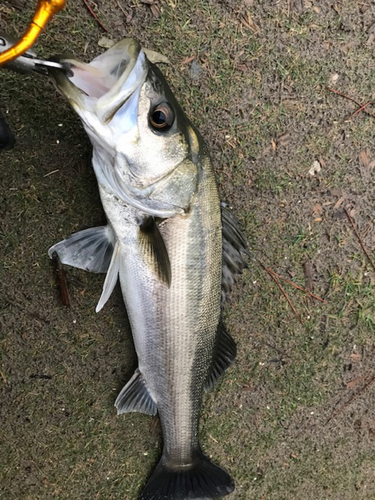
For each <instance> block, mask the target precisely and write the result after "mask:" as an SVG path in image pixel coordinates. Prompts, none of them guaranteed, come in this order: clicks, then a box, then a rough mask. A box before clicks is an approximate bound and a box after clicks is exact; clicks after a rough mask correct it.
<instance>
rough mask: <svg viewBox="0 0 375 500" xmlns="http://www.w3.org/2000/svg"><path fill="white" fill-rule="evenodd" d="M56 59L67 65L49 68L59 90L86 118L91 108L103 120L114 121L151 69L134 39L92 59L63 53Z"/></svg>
mask: <svg viewBox="0 0 375 500" xmlns="http://www.w3.org/2000/svg"><path fill="white" fill-rule="evenodd" d="M54 61H57V62H59V63H61V64H62V65H63V66H64V70H59V69H54V68H51V69H49V70H48V73H49V75H50V76H51V77H52V79H53V81H54V83H55V85H56V87H57V88H58V90H59V91H60V92H61V93H62V94H63V95H64V96H65V97H66V98H67V99H68V100H69V101H70V103H71V105H72V106H73V107H74V108H75V110H76V111H77V113H78V114H79V115H80V116H81V117H82V118H83V119H84V114H85V112H87V111H89V112H92V113H94V114H95V115H96V116H97V118H99V121H100V122H101V123H102V124H106V123H108V122H110V121H111V119H112V118H113V116H114V115H115V114H116V112H117V111H118V110H119V109H120V108H121V107H122V106H123V105H124V104H125V103H126V102H127V101H128V100H129V99H130V97H131V96H132V95H133V94H134V92H135V91H136V90H137V89H139V88H140V86H141V85H142V83H143V82H144V81H145V79H146V76H147V72H148V67H147V59H146V56H145V54H144V52H143V51H142V49H141V46H140V44H139V42H137V41H136V40H134V39H124V40H121V41H120V42H118V43H116V44H115V45H114V46H113V47H111V48H110V49H108V50H107V51H105V52H103V53H102V54H100V55H99V56H97V57H95V58H94V59H93V60H92V61H91V62H89V63H83V62H81V61H78V60H75V59H71V58H67V57H61V56H60V57H55V58H54Z"/></svg>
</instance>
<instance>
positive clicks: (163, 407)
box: [50, 40, 246, 500]
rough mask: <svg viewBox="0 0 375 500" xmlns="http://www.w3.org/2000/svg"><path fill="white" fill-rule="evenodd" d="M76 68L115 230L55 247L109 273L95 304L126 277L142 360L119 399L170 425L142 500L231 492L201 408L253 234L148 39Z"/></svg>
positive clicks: (65, 78)
mask: <svg viewBox="0 0 375 500" xmlns="http://www.w3.org/2000/svg"><path fill="white" fill-rule="evenodd" d="M64 63H65V61H64ZM68 64H69V65H70V67H71V70H72V73H73V74H74V75H75V77H74V78H72V77H70V76H69V75H66V74H62V72H58V71H54V70H52V71H51V75H52V77H53V79H54V81H55V83H56V85H57V87H58V89H59V90H60V91H61V92H62V93H63V94H64V95H65V96H66V97H67V98H68V100H69V101H70V102H71V104H72V105H73V107H74V109H75V110H76V111H77V113H78V114H79V115H80V117H81V119H82V122H83V124H84V126H85V128H86V131H87V132H88V135H89V137H90V139H91V141H92V144H93V150H94V152H93V166H94V170H95V173H96V175H97V179H98V184H99V192H100V196H101V200H102V203H103V207H104V210H105V213H106V216H107V219H108V226H107V227H101V228H94V229H92V230H85V231H81V232H79V233H76V234H75V235H72V236H71V237H70V238H68V239H66V240H64V241H62V242H60V243H58V244H57V245H54V246H53V247H52V248H51V249H50V255H52V254H53V253H54V252H57V253H58V255H59V257H60V259H61V261H62V262H63V263H66V264H69V265H73V266H75V267H80V268H84V269H88V270H91V271H94V272H107V276H106V280H105V283H104V287H103V294H102V297H101V299H100V300H99V303H98V306H97V311H98V310H100V309H101V308H102V307H103V305H104V304H105V302H106V300H108V298H109V296H110V294H111V292H112V290H113V287H114V286H115V283H116V282H117V279H118V278H119V280H120V284H121V289H122V293H123V298H124V302H125V306H126V309H127V313H128V316H129V320H130V324H131V330H132V334H133V338H134V344H135V347H136V352H137V356H138V361H139V366H138V369H137V370H136V372H135V374H134V376H133V377H132V379H131V380H130V381H129V382H128V383H127V384H126V386H125V387H124V389H123V390H122V391H121V392H120V394H119V396H118V398H117V400H116V403H115V404H116V406H117V409H118V412H119V413H125V412H127V411H141V412H144V413H148V414H151V415H152V414H155V413H156V412H158V413H159V416H160V421H161V425H162V430H163V442H164V446H163V454H162V458H161V460H160V462H159V464H158V466H157V467H156V469H155V471H154V473H153V474H152V476H151V478H150V480H149V482H148V483H147V485H146V487H145V489H144V490H143V492H142V493H141V495H140V497H139V498H140V499H142V500H146V499H150V500H151V499H155V500H158V499H164V500H185V499H204V498H217V497H221V496H224V495H226V494H228V493H230V492H231V491H232V490H233V488H234V485H233V481H232V479H231V478H230V476H229V475H228V474H227V473H226V472H225V471H223V470H222V469H221V468H219V467H218V466H216V465H215V464H213V463H212V462H211V461H210V460H209V459H208V458H206V457H205V456H204V455H203V453H202V452H201V449H200V445H199V439H198V427H199V414H200V407H201V401H202V395H203V391H204V388H205V387H206V388H209V387H210V386H212V385H213V383H214V382H215V381H216V379H217V378H218V377H219V376H220V375H221V374H222V373H223V372H224V371H225V370H226V368H227V367H228V366H229V365H230V364H231V362H232V361H233V359H234V357H235V345H234V343H233V340H232V339H231V337H230V336H229V335H228V334H227V333H226V331H225V329H224V327H223V326H222V324H221V321H220V313H221V308H220V300H221V293H222V292H221V288H222V283H221V282H222V275H223V276H224V283H226V288H229V287H230V284H231V283H232V280H233V278H232V275H233V274H235V273H237V272H240V271H241V269H242V268H243V267H244V265H245V264H244V260H243V256H244V253H245V252H246V242H245V241H244V240H243V237H242V235H241V234H240V232H239V230H238V227H237V226H236V223H235V221H234V219H233V218H231V216H230V215H228V214H227V213H225V212H224V213H223V214H224V215H223V219H222V216H221V210H220V202H219V198H218V194H217V188H216V183H215V177H214V173H213V170H212V166H211V162H210V159H209V155H208V152H207V149H206V147H205V145H204V142H203V140H202V139H201V137H200V136H199V133H198V132H197V131H196V130H195V128H194V127H193V125H192V124H191V123H190V122H189V120H188V119H187V117H186V116H185V114H184V113H183V111H182V109H181V108H180V106H179V105H178V103H177V101H176V100H175V98H174V97H173V95H172V93H171V91H170V89H169V87H168V85H167V83H166V82H165V80H164V78H163V77H162V75H161V73H160V71H159V70H158V69H157V68H156V67H155V66H154V65H152V64H151V63H149V62H148V61H147V59H146V58H145V56H144V54H143V52H142V50H141V49H140V47H139V45H138V44H137V43H136V42H134V41H129V40H128V41H124V42H119V43H118V44H117V45H115V46H114V47H113V48H112V49H110V50H109V51H107V53H105V54H103V55H102V56H99V57H98V58H97V59H94V61H92V63H91V65H90V67H89V68H88V65H84V64H82V63H77V62H75V61H68ZM223 221H224V222H225V221H226V226H225V228H224V227H223V228H222V224H223ZM222 234H224V242H223V240H222ZM223 256H224V258H223ZM223 259H224V269H223ZM225 275H226V276H225ZM224 288H225V287H224Z"/></svg>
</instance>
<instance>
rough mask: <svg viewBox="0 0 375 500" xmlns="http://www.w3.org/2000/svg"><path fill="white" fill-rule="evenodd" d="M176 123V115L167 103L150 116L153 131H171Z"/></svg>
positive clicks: (157, 107) (154, 110)
mask: <svg viewBox="0 0 375 500" xmlns="http://www.w3.org/2000/svg"><path fill="white" fill-rule="evenodd" d="M173 122H174V113H173V111H172V108H171V107H170V105H169V104H168V103H167V102H162V103H161V104H158V105H157V106H156V108H154V109H153V111H152V112H151V114H150V123H151V126H152V128H153V129H155V130H158V131H160V132H165V131H166V130H169V129H170V128H171V127H172V125H173Z"/></svg>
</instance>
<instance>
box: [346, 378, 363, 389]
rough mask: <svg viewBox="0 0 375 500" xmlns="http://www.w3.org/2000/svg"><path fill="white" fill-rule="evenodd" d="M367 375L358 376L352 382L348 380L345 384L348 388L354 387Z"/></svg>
mask: <svg viewBox="0 0 375 500" xmlns="http://www.w3.org/2000/svg"><path fill="white" fill-rule="evenodd" d="M364 378H365V377H357V378H355V379H353V380H351V381H350V382H347V383H346V384H345V386H346V387H347V388H348V389H353V387H357V385H358V384H360V382H362V381H363V380H364Z"/></svg>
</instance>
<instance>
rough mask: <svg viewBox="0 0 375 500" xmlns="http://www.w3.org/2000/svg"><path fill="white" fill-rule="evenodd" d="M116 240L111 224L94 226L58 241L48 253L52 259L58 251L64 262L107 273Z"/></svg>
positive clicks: (80, 267)
mask: <svg viewBox="0 0 375 500" xmlns="http://www.w3.org/2000/svg"><path fill="white" fill-rule="evenodd" d="M114 241H115V237H114V235H113V233H112V230H111V228H110V227H109V226H99V227H93V228H90V229H84V230H83V231H79V232H78V233H74V234H72V235H71V236H69V238H67V239H65V240H63V241H60V242H59V243H56V245H53V247H51V248H50V249H49V250H48V255H49V257H50V258H51V259H52V256H53V254H54V252H56V253H57V255H58V256H59V258H60V261H61V262H62V263H63V264H67V265H68V266H72V267H77V268H78V269H84V270H85V271H92V272H93V273H106V272H107V270H108V267H109V263H110V262H111V258H112V253H113V247H114Z"/></svg>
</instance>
